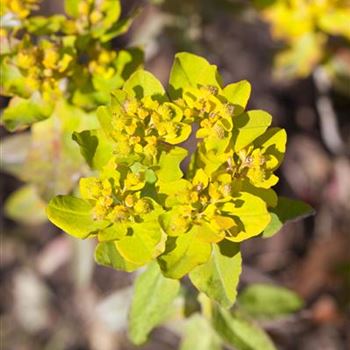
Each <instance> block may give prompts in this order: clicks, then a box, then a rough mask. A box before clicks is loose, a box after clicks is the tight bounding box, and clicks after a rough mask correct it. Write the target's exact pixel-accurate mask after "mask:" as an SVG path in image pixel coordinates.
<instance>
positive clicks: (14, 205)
mask: <svg viewBox="0 0 350 350" xmlns="http://www.w3.org/2000/svg"><path fill="white" fill-rule="evenodd" d="M45 207H46V203H45V202H44V201H43V200H42V199H41V198H40V197H39V195H38V193H37V191H36V189H35V187H34V186H32V185H26V186H23V187H21V188H20V189H18V190H17V191H15V192H13V193H11V195H10V196H9V197H8V198H7V199H6V203H5V208H4V209H5V214H6V216H8V217H9V218H10V219H12V220H15V221H19V222H21V223H23V224H27V225H36V224H41V223H43V222H45V221H46V220H47V217H46V213H45Z"/></svg>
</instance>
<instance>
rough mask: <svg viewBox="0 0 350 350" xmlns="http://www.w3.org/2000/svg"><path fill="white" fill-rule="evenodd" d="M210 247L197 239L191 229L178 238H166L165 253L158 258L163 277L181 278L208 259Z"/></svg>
mask: <svg viewBox="0 0 350 350" xmlns="http://www.w3.org/2000/svg"><path fill="white" fill-rule="evenodd" d="M210 253H211V245H210V243H205V242H203V241H201V240H200V239H199V238H198V232H197V230H195V229H193V230H190V231H188V232H186V233H185V234H183V235H181V236H179V237H176V238H175V237H168V239H167V241H166V247H165V252H164V254H162V255H161V256H159V257H158V262H159V265H160V267H161V269H162V271H163V274H164V276H166V277H170V278H177V279H179V278H181V277H183V276H184V275H186V274H187V273H188V272H190V271H191V270H192V269H193V268H195V267H196V266H198V265H200V264H204V263H205V262H207V261H208V259H209V258H210Z"/></svg>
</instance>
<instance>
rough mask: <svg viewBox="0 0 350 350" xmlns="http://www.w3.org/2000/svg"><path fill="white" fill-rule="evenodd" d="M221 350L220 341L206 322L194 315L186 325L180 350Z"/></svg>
mask: <svg viewBox="0 0 350 350" xmlns="http://www.w3.org/2000/svg"><path fill="white" fill-rule="evenodd" d="M195 349H200V350H221V349H222V348H221V341H220V338H219V337H218V335H217V334H216V333H215V331H214V330H213V328H212V327H211V326H210V324H209V322H208V320H206V319H205V318H204V317H203V316H200V315H198V314H195V315H194V316H192V317H191V318H190V319H189V320H188V321H187V324H186V329H185V334H184V337H183V338H182V341H181V346H180V350H195Z"/></svg>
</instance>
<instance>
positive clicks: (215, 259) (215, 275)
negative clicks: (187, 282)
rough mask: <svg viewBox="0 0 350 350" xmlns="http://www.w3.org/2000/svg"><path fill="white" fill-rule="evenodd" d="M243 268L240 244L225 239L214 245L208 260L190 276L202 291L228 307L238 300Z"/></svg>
mask: <svg viewBox="0 0 350 350" xmlns="http://www.w3.org/2000/svg"><path fill="white" fill-rule="evenodd" d="M241 270H242V257H241V254H240V250H239V245H238V244H235V243H232V242H229V241H226V240H225V241H222V242H220V243H219V244H215V245H214V247H213V250H212V253H211V257H210V259H209V260H208V262H206V263H205V264H203V265H200V266H198V267H196V268H195V269H194V270H192V271H191V272H190V274H189V277H190V279H191V281H192V283H193V284H194V285H195V286H196V287H197V288H198V289H199V290H200V291H201V292H203V293H205V294H206V295H207V296H208V297H209V298H211V299H214V300H215V301H217V302H218V303H219V304H220V305H221V306H222V307H225V308H228V307H230V306H232V305H233V303H234V302H235V300H236V295H237V285H238V281H239V275H240V273H241Z"/></svg>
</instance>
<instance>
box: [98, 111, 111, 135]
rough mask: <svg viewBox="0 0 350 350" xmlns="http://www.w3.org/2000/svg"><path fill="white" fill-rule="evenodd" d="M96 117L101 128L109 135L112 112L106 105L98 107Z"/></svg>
mask: <svg viewBox="0 0 350 350" xmlns="http://www.w3.org/2000/svg"><path fill="white" fill-rule="evenodd" d="M97 118H98V121H99V123H100V125H101V128H102V130H103V131H104V132H105V134H106V135H109V134H110V132H111V130H113V127H112V113H111V111H110V108H108V107H107V106H100V107H98V108H97Z"/></svg>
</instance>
